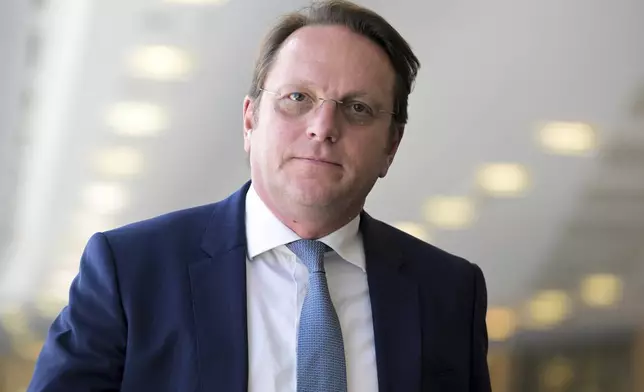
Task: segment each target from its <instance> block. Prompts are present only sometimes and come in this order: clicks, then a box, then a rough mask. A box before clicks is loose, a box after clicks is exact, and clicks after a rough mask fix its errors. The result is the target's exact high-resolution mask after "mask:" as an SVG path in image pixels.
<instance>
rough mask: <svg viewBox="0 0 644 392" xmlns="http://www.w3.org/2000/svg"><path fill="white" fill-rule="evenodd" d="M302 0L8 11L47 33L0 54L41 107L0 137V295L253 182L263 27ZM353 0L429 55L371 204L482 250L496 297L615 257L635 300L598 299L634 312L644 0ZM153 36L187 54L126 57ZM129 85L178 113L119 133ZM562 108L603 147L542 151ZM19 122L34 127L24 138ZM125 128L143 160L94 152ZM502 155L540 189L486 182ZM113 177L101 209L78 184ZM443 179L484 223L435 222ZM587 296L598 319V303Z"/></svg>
mask: <svg viewBox="0 0 644 392" xmlns="http://www.w3.org/2000/svg"><path fill="white" fill-rule="evenodd" d="M306 3H307V2H305V1H299V0H286V1H279V2H277V1H273V2H271V1H266V2H256V1H251V0H229V1H228V2H226V3H225V4H222V5H213V4H211V5H194V4H192V5H190V4H171V3H167V2H166V3H164V2H163V1H162V0H113V1H87V0H69V1H66V2H51V3H49V2H47V1H39V2H36V1H34V2H32V3H30V4H29V6H28V7H29V8H26V7H25V10H27V11H28V12H24V13H23V12H20V11H19V10H18V9H17V8H16V9H15V10H9V11H7V12H0V15H4V16H3V18H7V16H9V15H15V16H17V17H16V18H8V19H11V20H14V21H15V20H24V21H25V23H23V24H20V25H19V26H18V27H19V28H18V29H17V30H16V31H22V32H23V33H24V34H22V35H20V34H15V35H14V36H12V37H9V36H7V37H8V38H9V39H8V40H7V42H6V43H5V42H4V37H5V34H2V35H0V38H2V39H3V41H0V42H1V43H2V45H3V46H2V51H3V52H8V53H12V54H14V55H15V56H17V58H24V52H25V51H27V50H26V49H24V48H25V45H26V42H31V41H29V40H30V38H29V37H31V36H34V35H35V36H36V37H38V38H37V39H36V41H37V42H39V45H38V56H36V57H37V61H35V64H32V65H31V68H28V69H29V70H30V71H29V72H24V71H23V68H20V67H18V66H15V67H14V68H13V69H11V70H5V69H2V74H3V77H4V78H3V79H0V80H1V81H3V82H5V81H11V82H12V83H13V89H9V90H7V91H6V92H5V94H4V96H0V97H1V98H3V99H4V100H3V101H0V103H2V107H0V110H2V111H3V112H2V113H3V114H4V113H9V114H11V113H16V112H17V111H18V108H20V106H19V105H18V103H19V100H20V97H23V99H24V96H25V94H26V95H27V96H29V97H31V101H33V102H32V104H31V105H29V106H28V107H27V108H26V109H25V110H26V112H25V113H23V114H24V116H25V117H26V118H28V119H29V122H27V123H26V124H23V125H22V126H21V125H20V122H19V121H18V120H15V121H14V122H13V124H14V125H13V126H10V125H9V123H7V124H4V123H3V124H2V127H3V128H1V129H0V140H2V142H3V147H5V146H9V145H10V144H5V140H13V141H14V142H15V140H18V141H19V143H16V144H12V145H13V146H14V148H11V149H7V148H5V150H10V151H9V153H10V154H11V156H12V157H13V158H12V159H11V162H13V164H12V165H11V166H9V168H13V169H12V170H6V171H7V172H8V173H9V172H10V173H12V176H10V175H7V176H6V177H5V176H4V175H3V177H2V181H1V182H0V190H2V194H3V195H10V196H11V197H10V199H11V201H12V203H14V204H7V205H13V206H15V207H12V208H10V209H9V208H6V207H5V210H3V211H2V213H3V214H6V215H3V216H7V217H8V219H6V220H5V219H3V224H4V225H5V226H4V227H5V231H4V232H3V231H0V234H2V236H3V238H2V240H4V241H5V242H4V244H5V245H6V244H7V243H9V241H8V240H7V239H8V238H10V239H11V241H10V244H11V246H6V247H5V250H6V251H5V253H4V258H3V260H2V264H0V307H2V306H4V307H9V306H11V305H12V304H16V303H29V302H30V301H32V300H34V299H36V298H39V297H41V296H42V295H46V294H44V293H43V290H44V289H43V288H45V287H50V286H51V284H52V283H51V282H52V279H54V278H55V279H58V278H59V277H61V276H62V278H60V279H62V280H63V282H67V284H68V280H67V281H66V280H64V279H63V278H64V277H65V276H68V275H69V271H70V269H71V271H73V269H74V268H77V263H78V257H79V256H80V253H81V251H82V247H83V245H84V243H85V241H86V240H87V239H88V238H89V235H91V233H92V232H94V231H97V230H104V229H107V228H110V227H114V226H117V225H120V224H124V223H127V222H131V221H134V220H139V219H143V218H147V217H151V216H154V215H158V214H161V213H164V212H167V211H170V210H174V209H180V208H185V207H189V206H193V205H198V204H204V203H209V202H212V201H215V200H218V199H220V198H223V197H225V196H226V195H228V194H229V193H231V192H233V191H234V190H235V189H237V188H238V187H239V186H241V185H242V184H243V182H245V181H246V180H247V178H248V167H247V164H246V162H245V155H244V152H243V149H242V123H241V103H242V100H243V98H244V94H245V92H246V90H247V88H248V85H249V82H250V78H251V72H252V67H253V61H254V56H255V54H256V52H257V48H258V45H259V41H260V39H261V37H262V35H263V33H264V32H265V31H266V30H267V28H268V26H269V25H270V24H271V23H272V22H273V21H274V20H275V18H276V17H277V16H278V15H280V14H282V13H284V12H287V11H290V10H293V9H295V8H298V7H300V6H302V5H305V4H306ZM360 3H361V4H363V5H367V6H369V7H371V8H373V9H374V10H376V11H378V12H380V13H381V14H383V15H384V16H385V17H386V18H387V19H388V20H389V21H390V22H391V23H392V24H393V25H394V26H395V27H396V28H397V29H398V30H399V31H400V32H401V33H402V35H403V36H404V37H406V38H407V39H408V41H409V42H410V44H411V45H412V47H413V49H414V50H415V51H416V53H417V55H418V57H419V58H420V60H421V64H422V67H421V70H420V74H419V77H418V81H417V84H416V88H415V90H414V92H413V94H412V96H411V98H410V120H409V124H408V126H407V131H406V134H405V138H404V140H403V142H402V145H401V148H400V151H399V154H398V156H397V158H396V161H395V162H394V165H393V168H392V170H391V171H390V174H389V175H388V177H387V178H386V179H384V180H382V181H381V182H380V183H379V184H377V186H376V188H375V189H374V191H373V193H372V195H371V196H370V198H369V199H368V203H367V210H368V211H370V213H371V214H372V215H375V216H376V217H378V218H381V219H383V220H385V221H387V222H391V223H396V222H401V221H407V222H415V223H418V224H420V225H422V226H423V227H424V228H425V229H426V230H427V231H428V233H429V235H430V237H431V238H430V239H428V241H429V242H431V243H434V244H435V245H437V246H439V247H441V248H444V249H446V250H448V251H450V252H454V253H456V254H458V255H461V256H463V257H466V258H468V259H469V260H471V261H473V262H475V263H477V264H479V265H480V266H481V268H482V269H483V271H484V273H485V275H486V279H487V283H488V291H489V301H490V306H491V307H496V306H507V307H511V308H513V309H519V308H521V307H522V306H523V305H522V304H523V303H524V302H525V301H526V300H527V299H529V298H531V297H532V296H533V295H534V294H535V293H536V292H537V291H538V290H542V289H560V290H564V291H566V292H569V293H574V292H576V291H577V287H578V285H579V282H580V280H581V278H582V277H583V276H584V275H585V274H588V273H596V272H602V273H612V274H616V275H617V276H619V277H621V278H622V279H623V283H624V287H625V295H624V302H623V303H622V306H620V307H619V309H617V310H615V311H614V312H616V313H603V316H600V318H601V320H604V322H605V323H607V324H611V323H617V324H620V325H623V324H627V323H631V322H634V320H635V319H636V318H637V317H639V315H640V314H641V313H638V312H637V311H636V309H637V308H636V307H635V304H636V303H637V302H638V301H637V298H642V295H644V287H642V285H641V284H639V283H638V282H641V281H644V268H642V267H641V265H642V264H644V246H642V239H643V238H644V176H642V175H641V174H640V173H642V170H644V135H643V133H644V126H643V123H644V121H643V117H644V116H643V115H642V114H643V113H642V111H641V106H640V109H638V102H641V101H639V100H642V101H644V99H643V98H642V91H643V86H644V41H642V39H641V37H644V23H642V22H641V20H642V18H641V16H642V15H644V2H642V1H640V0H615V1H612V2H606V1H601V0H590V1H588V0H583V1H582V0H569V1H565V2H562V1H559V0H543V1H538V2H537V1H533V2H515V1H510V0H490V1H486V2H476V1H463V0H458V1H450V2H439V1H421V0H400V1H396V2H387V1H379V0H364V1H360ZM2 6H3V7H6V5H5V3H3V5H2ZM0 25H2V23H0ZM33 39H34V38H31V40H33ZM144 45H171V46H176V47H180V48H182V49H183V50H185V51H187V52H188V53H190V56H191V58H192V59H193V65H194V66H193V69H192V72H190V73H189V74H188V76H187V78H186V79H185V80H182V81H172V82H159V81H155V80H149V79H146V78H140V77H135V76H133V75H132V71H131V69H130V68H129V67H128V62H127V61H126V60H127V58H128V55H129V54H130V53H131V52H132V50H134V49H136V48H137V47H140V46H144ZM27 47H29V46H27ZM27 52H28V51H27ZM1 63H2V62H0V64H1ZM7 75H12V76H11V77H7ZM16 81H19V83H17V82H16ZM12 98H13V101H12ZM123 101H140V102H148V103H152V104H155V105H159V106H160V107H161V108H163V109H164V110H165V111H167V112H166V113H167V121H168V126H167V127H165V128H166V129H164V130H163V132H161V133H159V134H156V135H155V136H150V137H127V136H122V135H119V134H118V133H116V132H114V129H113V127H111V126H110V123H109V121H106V113H108V112H109V108H110V107H111V105H114V104H115V103H118V102H123ZM640 105H641V103H640ZM638 110H640V111H638ZM7 121H8V120H7ZM549 121H568V122H583V123H588V124H590V125H591V126H592V127H593V128H594V129H595V130H596V132H597V134H598V137H599V148H598V149H597V150H594V151H591V152H589V153H586V154H581V155H576V156H566V155H558V154H554V153H551V152H547V151H545V150H544V149H543V148H542V146H541V145H540V144H539V143H538V138H537V131H538V130H539V127H540V126H541V125H542V124H544V123H546V122H549ZM18 127H21V128H20V132H21V133H20V135H22V136H21V137H19V138H17V139H15V138H14V139H12V138H11V135H12V134H14V132H15V129H18ZM123 146H127V147H130V148H133V149H136V151H138V152H139V153H140V154H141V156H142V157H143V162H142V171H141V172H140V173H137V174H136V175H120V176H114V175H110V176H107V175H105V174H104V173H102V172H101V171H100V170H97V169H96V166H95V165H94V161H95V158H96V157H97V156H98V154H100V153H101V151H104V150H105V149H109V148H114V147H123ZM3 152H4V150H3ZM9 153H7V154H9ZM5 156H9V155H5ZM494 162H511V163H518V164H521V165H524V167H525V168H526V169H527V172H528V174H529V179H530V187H529V188H528V189H527V192H526V193H525V194H524V195H522V196H520V197H512V198H507V197H505V198H497V197H490V196H488V195H486V194H485V193H484V192H482V190H481V188H480V187H479V186H478V185H477V182H476V174H477V170H478V169H479V167H480V166H481V165H483V164H486V163H494ZM12 178H13V179H14V180H12ZM106 181H108V182H110V183H112V184H118V185H119V186H121V187H122V189H123V190H124V192H125V193H126V195H127V199H128V200H127V203H125V204H124V205H123V206H122V208H121V209H119V210H117V211H114V212H112V213H109V214H101V213H100V212H99V211H97V210H95V209H92V208H90V207H88V206H87V205H85V204H84V200H85V196H84V195H86V189H87V186H88V185H91V184H93V183H96V182H99V183H104V182H106ZM101 189H103V190H104V192H107V190H105V189H106V188H101ZM436 195H447V196H465V197H468V198H471V200H472V201H473V203H474V206H475V221H474V222H473V224H471V225H470V226H469V227H466V228H460V229H448V230H446V229H441V228H439V227H436V225H435V224H431V223H428V222H426V221H425V220H424V218H423V204H424V202H425V201H426V200H427V198H429V197H431V196H436ZM115 197H116V196H115ZM7 198H9V197H8V196H7ZM2 244H3V243H2V242H0V246H1V245H2ZM0 254H1V253H0ZM61 271H62V272H61ZM59 286H60V285H59ZM65 288H66V286H64V285H63V288H62V290H61V291H64V289H65ZM572 296H573V300H574V298H575V297H574V294H572ZM578 313H579V315H580V316H579V317H578V319H583V317H582V315H584V314H586V313H585V312H584V311H583V310H580V311H579V312H578ZM588 314H589V315H588V316H587V318H588V320H591V319H592V320H593V322H595V321H596V319H597V314H596V313H592V312H590V313H588ZM616 315H618V316H616Z"/></svg>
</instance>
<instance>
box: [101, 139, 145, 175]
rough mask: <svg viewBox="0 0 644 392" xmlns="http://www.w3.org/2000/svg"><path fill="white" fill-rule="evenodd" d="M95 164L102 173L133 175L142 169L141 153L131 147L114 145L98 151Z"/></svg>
mask: <svg viewBox="0 0 644 392" xmlns="http://www.w3.org/2000/svg"><path fill="white" fill-rule="evenodd" d="M96 166H97V168H98V170H99V171H101V172H102V173H103V174H107V175H114V176H133V175H136V174H139V173H140V172H141V170H142V167H143V155H142V154H141V153H140V152H139V151H138V150H137V149H135V148H133V147H127V146H123V147H116V148H112V149H109V150H105V151H102V152H100V153H99V154H98V155H97V158H96Z"/></svg>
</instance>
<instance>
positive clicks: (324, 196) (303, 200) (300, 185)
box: [287, 180, 341, 207]
mask: <svg viewBox="0 0 644 392" xmlns="http://www.w3.org/2000/svg"><path fill="white" fill-rule="evenodd" d="M338 185H339V184H331V183H327V182H326V181H324V182H322V181H315V180H305V181H292V182H290V183H289V185H288V187H287V188H288V195H287V197H288V198H289V199H291V202H295V203H297V204H300V205H305V206H311V207H313V206H326V205H329V204H331V203H333V201H334V200H336V199H337V197H338V195H339V193H341V192H339V187H338Z"/></svg>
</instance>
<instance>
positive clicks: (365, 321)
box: [246, 185, 378, 392]
mask: <svg viewBox="0 0 644 392" xmlns="http://www.w3.org/2000/svg"><path fill="white" fill-rule="evenodd" d="M359 223H360V217H359V216H358V217H356V218H355V219H354V220H352V221H351V222H350V223H348V224H347V225H346V226H344V227H342V228H340V229H339V230H337V231H335V232H333V233H331V234H329V235H328V236H326V237H323V238H321V239H320V241H322V242H324V243H325V244H327V245H328V246H329V247H330V248H331V249H333V251H332V252H327V254H326V255H325V258H324V266H325V269H326V276H327V281H328V285H329V292H330V295H331V300H332V301H333V305H334V306H335V310H336V312H337V313H338V318H339V319H340V326H341V327H342V337H343V340H344V351H345V356H346V364H347V387H348V392H374V391H378V378H377V371H376V350H375V347H374V337H373V322H372V316H371V301H370V300H369V288H368V284H367V273H366V270H365V255H364V247H363V244H362V237H361V235H360V232H359V230H358V226H359ZM299 239H300V237H299V236H298V235H297V234H295V233H294V232H293V231H292V230H291V229H289V228H288V227H286V226H285V225H284V224H283V223H282V222H280V221H279V219H277V218H276V217H275V215H273V213H272V212H271V211H270V210H269V209H268V207H266V205H265V204H264V203H263V202H262V200H261V199H260V198H259V196H258V195H257V192H256V191H255V189H254V188H253V186H252V185H251V187H250V189H249V190H248V194H247V195H246V240H247V243H248V255H247V261H246V263H247V264H246V267H247V268H246V276H247V277H246V279H247V290H248V350H249V352H248V354H249V355H248V358H249V380H248V381H249V383H248V390H249V392H295V391H296V378H297V363H296V362H297V361H296V352H297V347H296V346H297V331H298V327H299V320H300V313H301V310H302V304H303V303H304V296H305V295H306V293H307V290H308V275H309V272H308V270H307V268H306V266H304V264H302V263H301V262H299V261H298V260H297V257H296V256H295V254H294V253H293V252H291V251H290V250H289V249H288V248H287V247H286V246H285V244H287V243H289V242H292V241H295V240H299Z"/></svg>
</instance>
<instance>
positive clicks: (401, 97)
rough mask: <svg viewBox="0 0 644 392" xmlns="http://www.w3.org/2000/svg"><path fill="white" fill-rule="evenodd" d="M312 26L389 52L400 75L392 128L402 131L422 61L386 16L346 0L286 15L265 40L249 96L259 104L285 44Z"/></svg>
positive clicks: (397, 80)
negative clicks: (336, 29) (340, 31)
mask: <svg viewBox="0 0 644 392" xmlns="http://www.w3.org/2000/svg"><path fill="white" fill-rule="evenodd" d="M311 25H340V26H344V27H347V28H348V29H350V30H351V31H353V32H354V33H357V34H360V35H362V36H365V37H367V38H369V39H370V40H371V41H372V42H374V43H375V44H376V45H378V46H379V47H380V48H382V49H383V50H384V51H385V53H387V56H388V57H389V61H391V64H392V66H393V69H394V71H395V73H396V81H395V85H394V107H393V112H394V113H395V115H394V116H393V122H392V125H393V126H392V129H398V130H402V127H403V126H404V125H405V124H406V123H407V101H408V97H409V93H410V92H411V90H412V88H413V85H414V81H415V79H416V74H417V73H418V69H419V68H420V62H419V61H418V58H417V57H416V55H415V54H414V52H413V51H412V50H411V47H410V46H409V44H408V43H407V41H405V39H404V38H403V37H402V36H401V35H400V34H399V33H398V32H397V31H396V29H394V28H393V27H392V26H391V25H390V24H389V23H388V22H387V21H386V20H385V19H384V18H383V17H381V16H380V15H378V14H376V13H375V12H373V11H371V10H369V9H367V8H364V7H361V6H358V5H356V4H354V3H351V2H349V1H346V0H326V1H319V2H316V3H313V4H312V5H311V6H309V7H306V8H304V9H302V10H300V11H297V12H293V13H290V14H287V15H284V16H283V17H282V18H281V20H280V21H279V22H278V23H277V24H276V25H275V26H274V27H273V28H272V29H271V30H270V31H269V33H268V34H267V35H266V37H265V38H264V42H263V44H262V46H261V49H260V54H259V57H258V59H257V63H256V64H255V70H254V72H253V81H252V84H251V87H250V91H249V93H248V95H249V96H250V97H251V98H252V99H254V100H256V101H257V102H259V99H260V97H261V88H262V87H263V84H264V82H265V80H266V76H267V75H268V72H269V70H270V67H271V65H272V64H273V62H274V61H275V57H276V56H277V53H278V51H279V49H280V48H281V46H282V44H283V43H284V41H286V39H287V38H288V37H289V36H290V35H291V34H293V33H294V32H295V31H296V30H298V29H300V28H302V27H305V26H311Z"/></svg>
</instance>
